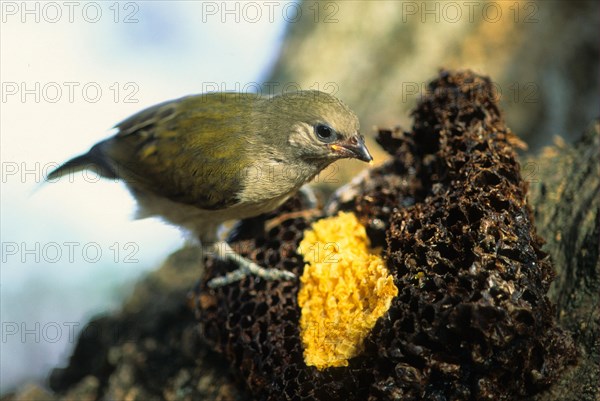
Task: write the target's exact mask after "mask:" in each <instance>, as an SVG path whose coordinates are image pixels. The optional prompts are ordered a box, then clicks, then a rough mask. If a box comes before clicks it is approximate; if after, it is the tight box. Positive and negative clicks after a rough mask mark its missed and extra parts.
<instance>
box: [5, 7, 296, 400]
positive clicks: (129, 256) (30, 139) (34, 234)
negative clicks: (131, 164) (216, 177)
mask: <svg viewBox="0 0 600 401" xmlns="http://www.w3.org/2000/svg"><path fill="white" fill-rule="evenodd" d="M75 3H76V5H75V6H74V8H73V9H71V10H70V9H69V8H68V7H67V6H65V5H64V3H62V2H58V3H55V4H58V8H56V7H54V8H53V7H48V6H46V3H43V2H28V3H27V7H28V10H30V12H29V13H27V12H25V11H26V10H24V9H23V8H22V7H23V4H25V3H22V2H6V1H5V2H3V3H2V25H1V28H0V30H1V31H0V46H1V47H0V50H1V57H0V58H1V65H0V75H1V77H0V78H1V81H2V99H1V100H2V102H1V103H0V107H1V109H0V145H1V146H0V156H1V162H2V163H1V164H2V189H1V194H0V201H1V209H0V218H1V220H0V222H1V225H0V234H1V241H2V265H1V269H0V291H1V292H0V302H1V303H0V305H1V306H0V307H1V310H0V311H1V321H2V333H1V336H2V338H1V342H0V346H1V354H0V362H1V365H0V392H1V393H4V392H6V391H8V390H10V389H11V388H13V387H14V386H15V385H18V384H20V383H22V382H24V381H27V380H32V379H42V378H44V377H45V376H46V375H47V374H48V371H49V369H50V368H52V367H54V366H56V365H57V364H61V363H65V361H66V358H67V357H68V355H69V353H70V351H71V350H72V347H73V346H74V340H73V339H72V338H69V337H70V334H71V333H74V334H75V335H77V334H78V333H79V332H80V331H81V329H82V328H83V327H84V325H85V322H86V321H87V320H88V319H89V318H90V317H91V316H93V315H95V314H97V313H101V312H103V311H107V310H111V309H114V308H116V307H117V306H118V305H119V303H120V301H121V300H122V299H123V298H124V297H125V296H127V294H128V293H129V291H130V290H131V288H132V283H133V281H134V280H135V279H136V278H138V277H139V276H140V275H141V274H142V273H144V272H145V271H148V270H149V269H153V268H156V267H157V266H158V265H159V264H160V262H161V261H162V260H164V258H165V257H166V256H167V255H168V254H169V253H170V252H172V251H173V250H175V249H177V248H179V247H180V246H181V245H182V244H183V239H182V238H181V235H180V233H179V231H178V230H177V229H175V228H172V227H169V226H166V225H164V224H162V223H161V222H159V221H157V220H152V219H147V220H141V221H132V220H131V216H132V215H133V212H134V210H135V204H134V202H133V200H132V199H131V197H130V196H129V194H128V192H127V191H126V190H125V188H124V187H123V186H122V185H121V184H119V183H115V182H110V181H99V180H97V177H95V176H94V175H93V174H90V175H88V176H87V177H86V176H81V175H76V176H75V177H73V178H74V179H73V180H70V179H67V180H61V181H60V182H58V183H54V184H49V183H46V184H44V183H43V182H42V181H43V176H44V174H46V173H47V172H48V171H49V170H51V169H52V168H53V167H55V166H56V165H58V164H59V163H61V162H63V161H65V160H66V159H68V158H69V157H72V156H74V155H77V154H79V153H82V152H85V151H87V149H88V148H89V147H90V146H91V145H93V144H94V143H95V142H97V141H99V140H101V139H103V138H104V137H106V136H108V135H109V134H110V128H111V127H112V126H113V125H114V124H115V123H117V122H119V121H120V120H122V119H123V118H125V117H127V116H129V115H131V114H132V113H135V112H136V111H139V110H141V109H143V108H144V107H147V106H150V105H152V104H155V103H158V102H161V101H164V100H167V99H170V98H176V97H179V96H183V95H186V94H191V93H199V92H202V91H203V90H205V89H206V88H209V87H210V88H212V87H214V85H213V86H211V85H212V84H211V83H213V82H215V83H218V84H224V85H225V87H224V88H225V89H230V90H233V89H235V88H236V83H237V84H240V85H242V86H243V85H244V84H246V83H248V82H261V80H262V79H263V78H265V76H266V74H267V72H268V70H269V67H270V66H271V65H272V63H273V62H274V61H275V59H276V56H277V54H278V50H279V47H280V45H281V39H282V37H283V34H284V32H285V27H286V21H285V18H284V17H283V15H282V10H283V7H285V5H286V4H287V3H286V2H281V3H279V4H280V6H281V8H276V9H274V13H273V15H272V16H273V18H270V16H269V15H268V10H267V9H265V8H262V9H259V11H260V12H261V13H262V14H261V15H260V16H258V15H257V14H256V13H255V11H256V10H251V9H247V10H246V13H245V14H244V10H241V9H240V10H239V15H241V18H240V20H239V22H236V21H235V14H230V15H223V13H222V11H223V10H219V9H217V10H215V9H214V8H210V9H209V8H207V4H206V3H207V2H205V3H204V5H203V3H201V2H197V1H178V2H177V1H175V2H173V1H169V2H166V1H136V2H121V3H116V2H112V1H106V2H103V1H99V2H75ZM208 3H212V4H213V6H215V5H216V6H217V7H220V5H221V4H223V3H221V2H208ZM238 4H239V5H243V3H238ZM258 4H261V3H258ZM293 4H294V3H292V5H293ZM211 7H212V6H211ZM231 7H235V6H234V5H231ZM97 10H100V12H101V13H100V14H97ZM117 10H118V11H117ZM70 11H72V14H71V15H69V12H70ZM208 11H211V14H208V13H207V12H208ZM215 11H216V13H215ZM291 11H293V9H292V10H291ZM58 13H60V15H59V14H58ZM244 16H246V17H248V18H247V19H246V20H245V19H244ZM257 17H260V18H257ZM36 18H37V19H38V21H36ZM223 18H225V22H223V21H222V19H223ZM126 19H127V20H129V21H130V22H129V23H126V22H125V20H126ZM251 20H252V21H255V22H251ZM92 21H95V22H92ZM36 85H38V86H36ZM71 88H72V91H71ZM98 88H100V91H101V92H98V91H97V89H98ZM23 90H25V91H29V92H23ZM70 92H71V93H70ZM24 93H26V94H25V95H24ZM98 251H99V252H100V253H98Z"/></svg>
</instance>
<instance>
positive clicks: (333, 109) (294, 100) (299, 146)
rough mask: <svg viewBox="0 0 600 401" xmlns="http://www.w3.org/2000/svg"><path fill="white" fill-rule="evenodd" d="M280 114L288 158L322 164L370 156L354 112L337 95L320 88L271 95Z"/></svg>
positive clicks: (365, 158) (276, 110)
mask: <svg viewBox="0 0 600 401" xmlns="http://www.w3.org/2000/svg"><path fill="white" fill-rule="evenodd" d="M269 101H270V102H271V108H272V110H273V112H274V113H276V115H278V116H280V118H281V120H280V121H281V122H282V124H283V125H282V126H281V129H282V130H285V131H286V132H287V136H285V137H284V138H281V139H282V140H285V141H286V142H287V143H286V144H284V145H285V146H287V147H288V149H289V150H290V152H289V153H290V157H292V158H294V159H299V160H301V161H303V162H305V163H315V164H318V165H321V166H327V165H328V164H330V163H332V162H334V161H336V160H338V159H344V158H351V159H358V160H362V161H365V162H370V161H371V160H372V159H373V157H372V156H371V154H370V153H369V150H368V149H367V147H366V145H365V142H364V137H363V136H362V135H361V134H360V130H359V122H358V118H357V117H356V115H355V114H354V113H353V112H352V110H350V109H349V108H348V106H346V105H345V104H344V103H342V102H341V101H340V100H339V99H337V98H336V97H334V96H332V95H329V94H327V93H324V92H320V91H299V92H294V93H288V94H282V95H279V96H276V97H274V98H271V99H270V100H269Z"/></svg>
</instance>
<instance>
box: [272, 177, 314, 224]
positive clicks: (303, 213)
mask: <svg viewBox="0 0 600 401" xmlns="http://www.w3.org/2000/svg"><path fill="white" fill-rule="evenodd" d="M299 192H300V193H301V194H302V196H304V200H305V201H306V202H307V203H308V206H307V208H306V209H304V210H300V211H297V212H288V213H283V214H280V215H279V216H277V217H273V218H272V219H269V220H267V221H266V222H265V231H266V232H269V231H271V229H273V228H274V227H277V226H278V225H280V224H281V223H283V222H284V221H286V220H290V219H296V218H298V217H304V218H306V219H310V218H311V217H315V216H319V215H320V214H321V213H322V211H321V209H320V208H319V201H318V200H317V196H316V195H315V192H314V191H313V189H312V188H311V187H310V186H308V185H303V186H302V187H301V188H300V190H299Z"/></svg>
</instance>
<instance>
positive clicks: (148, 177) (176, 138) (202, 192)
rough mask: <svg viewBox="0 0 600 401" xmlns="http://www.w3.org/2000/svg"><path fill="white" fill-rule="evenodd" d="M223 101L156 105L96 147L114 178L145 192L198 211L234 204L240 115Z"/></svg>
mask: <svg viewBox="0 0 600 401" xmlns="http://www.w3.org/2000/svg"><path fill="white" fill-rule="evenodd" d="M229 109H230V108H228V107H226V105H225V104H224V103H220V102H216V103H215V102H210V101H208V100H207V99H206V98H203V97H202V96H190V97H186V98H182V99H179V100H175V101H169V102H165V103H161V104H159V105H156V106H153V107H150V108H148V109H146V110H143V111H141V112H139V113H138V114H135V115H133V116H132V117H129V118H128V119H126V120H124V121H123V122H121V123H119V124H117V125H116V128H118V130H119V132H118V133H117V134H116V135H115V136H114V137H112V138H110V139H108V140H106V141H104V142H102V143H101V145H100V146H101V150H102V153H103V155H104V157H105V158H106V159H107V160H108V161H109V163H111V165H112V167H113V170H114V171H115V175H116V176H118V177H119V178H120V179H122V180H124V181H125V182H126V183H127V184H128V185H129V187H130V188H132V189H133V190H134V191H146V192H151V193H153V194H155V195H159V196H162V197H165V198H168V199H170V200H172V201H175V202H180V203H185V204H189V205H194V206H196V207H198V208H201V209H222V208H226V207H229V206H232V205H234V204H236V203H238V202H239V198H238V196H239V193H240V191H241V190H242V186H243V181H242V178H243V171H244V169H245V168H246V167H247V166H249V165H250V162H251V160H249V158H248V157H247V156H245V155H247V154H248V152H245V151H244V149H245V144H244V140H243V136H242V135H239V134H240V132H241V130H242V129H243V127H242V126H241V121H243V116H240V115H238V114H239V113H238V114H235V113H232V112H230V111H229Z"/></svg>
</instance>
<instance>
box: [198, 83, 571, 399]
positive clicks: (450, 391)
mask: <svg viewBox="0 0 600 401" xmlns="http://www.w3.org/2000/svg"><path fill="white" fill-rule="evenodd" d="M413 117H414V124H413V128H412V130H411V131H410V132H404V131H402V130H401V129H399V128H397V129H393V130H380V131H379V134H378V139H377V140H378V143H379V144H380V145H381V146H382V147H383V148H384V149H385V150H386V151H387V152H388V153H390V155H392V158H391V159H390V160H389V161H388V162H386V163H385V164H383V165H382V166H380V167H378V168H374V169H371V170H369V171H368V172H367V173H366V174H365V175H364V176H363V177H362V178H361V179H360V180H359V181H357V182H354V183H353V184H352V187H351V188H346V190H347V191H350V193H351V194H353V195H352V196H351V197H350V200H348V196H345V197H344V196H341V195H343V194H340V193H338V196H337V197H336V199H333V200H332V202H331V203H330V205H329V207H328V208H327V214H332V213H337V212H338V211H339V210H348V211H352V212H354V214H355V215H356V216H357V217H358V219H359V220H360V222H361V223H362V224H363V225H364V226H365V227H366V229H367V230H366V232H367V233H368V235H369V237H370V240H371V243H372V245H373V246H381V247H383V256H384V259H385V261H386V264H387V269H388V271H389V272H390V274H392V275H393V277H394V283H395V286H396V287H397V288H398V295H397V296H396V297H394V298H393V299H392V301H391V305H390V308H389V310H388V311H387V312H386V313H385V314H384V316H382V317H381V318H379V319H378V320H377V322H376V324H375V326H374V328H373V329H372V330H371V332H370V333H369V334H368V335H367V337H366V338H365V340H364V344H363V347H362V349H361V352H360V353H359V354H357V355H356V356H354V357H352V358H350V359H349V360H348V361H347V363H348V364H347V366H339V367H328V368H324V369H319V368H317V367H315V366H308V365H307V364H306V362H305V359H304V354H303V353H304V346H303V343H302V340H301V330H300V318H301V309H300V306H299V303H298V292H299V289H300V283H299V282H298V281H287V282H283V281H273V282H266V281H264V280H260V279H258V278H256V277H248V278H245V279H244V280H242V281H240V282H238V283H234V284H231V285H228V286H225V287H222V288H217V289H209V288H208V287H207V285H206V283H207V281H208V280H210V279H211V278H212V277H215V276H218V275H222V274H223V273H224V272H227V271H229V270H233V269H234V268H235V266H232V265H231V264H230V263H227V262H223V261H220V260H215V259H211V258H208V259H207V261H206V275H205V277H203V278H202V280H201V281H200V282H199V284H198V286H197V288H196V290H195V293H194V295H193V297H194V300H195V307H196V314H197V318H198V322H199V329H200V332H201V336H202V338H203V339H204V341H206V342H207V343H208V344H210V345H211V346H212V348H213V349H215V350H216V351H218V352H220V353H222V354H223V355H224V357H225V358H226V359H227V360H228V361H229V363H230V366H231V369H232V372H233V373H234V375H235V376H236V377H237V378H239V379H240V381H241V382H242V383H244V384H245V386H247V388H248V390H249V391H250V392H251V393H252V394H253V397H254V399H257V400H273V401H275V400H277V401H280V400H294V401H296V400H298V401H299V400H319V401H327V400H332V401H333V400H348V401H351V400H357V401H358V400H361V401H363V400H369V401H375V400H398V399H401V400H435V401H444V400H448V401H450V400H514V399H519V398H523V397H527V396H530V395H533V394H535V393H537V392H539V391H541V390H542V389H544V388H545V387H547V386H548V385H549V384H550V383H552V382H553V381H554V380H555V379H556V378H557V377H558V375H559V374H560V372H561V370H562V369H563V368H564V367H565V366H566V365H567V364H569V363H572V362H574V360H575V357H576V353H575V349H574V345H573V344H572V341H571V340H570V337H569V336H568V335H567V334H566V333H564V332H563V331H561V330H560V329H559V328H558V327H557V326H556V322H555V318H554V315H555V311H554V308H553V306H552V305H551V304H550V302H549V300H548V298H547V297H546V292H547V290H548V287H549V285H550V283H551V281H552V279H553V270H552V266H551V264H550V261H549V258H548V257H547V255H546V254H545V253H544V252H542V251H541V249H540V247H541V245H542V240H541V239H540V238H539V237H537V235H536V232H535V227H534V225H533V221H532V216H531V211H530V209H529V207H528V206H527V201H526V191H527V184H526V182H525V181H524V180H523V178H522V177H521V174H520V169H519V164H518V162H517V161H516V154H515V150H514V149H515V148H516V147H519V146H520V145H521V143H520V141H519V140H518V138H517V137H516V136H515V135H514V134H513V133H512V132H511V131H510V130H509V129H508V128H507V127H506V126H505V123H504V120H503V117H502V114H501V112H500V111H499V109H498V104H497V96H496V94H495V92H494V87H493V85H492V83H491V81H490V80H489V78H486V77H482V76H479V75H476V74H474V73H472V72H470V71H459V72H449V71H441V72H440V75H439V76H438V77H437V78H436V79H435V80H433V81H432V82H431V83H430V84H429V87H428V92H427V94H425V96H424V97H423V98H422V100H421V101H420V103H419V104H418V105H417V107H416V109H415V110H414V112H413ZM307 208H308V204H307V203H306V202H305V201H304V200H303V198H302V197H301V196H300V195H298V196H297V197H295V198H293V199H290V200H289V201H288V202H287V203H286V204H285V205H283V206H282V207H281V208H280V209H279V210H277V211H275V212H273V213H270V214H267V215H264V216H260V217H257V218H254V219H249V220H246V221H243V222H241V223H240V224H239V226H238V227H237V229H236V231H235V232H234V233H233V235H232V236H231V237H230V238H229V241H230V243H231V244H232V247H234V249H237V250H238V252H239V253H241V254H242V255H244V256H245V257H248V258H250V259H252V260H255V261H256V262H257V263H259V264H260V265H262V266H267V267H276V268H280V269H287V270H289V271H292V272H294V273H296V274H297V275H298V277H300V276H302V274H303V269H304V262H303V260H302V257H301V256H300V255H299V254H298V253H297V249H298V246H299V244H300V241H301V240H302V239H303V236H304V232H305V230H307V229H308V228H309V227H310V226H311V224H312V223H313V222H314V221H317V220H319V219H321V218H324V217H326V213H324V212H322V213H321V214H319V213H314V211H313V212H312V213H309V212H308V210H307ZM303 211H304V212H305V213H302V212H303ZM297 212H300V213H297ZM286 216H287V217H286ZM273 222H275V223H273Z"/></svg>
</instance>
